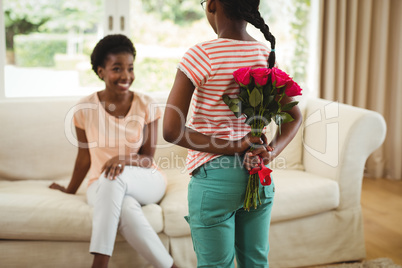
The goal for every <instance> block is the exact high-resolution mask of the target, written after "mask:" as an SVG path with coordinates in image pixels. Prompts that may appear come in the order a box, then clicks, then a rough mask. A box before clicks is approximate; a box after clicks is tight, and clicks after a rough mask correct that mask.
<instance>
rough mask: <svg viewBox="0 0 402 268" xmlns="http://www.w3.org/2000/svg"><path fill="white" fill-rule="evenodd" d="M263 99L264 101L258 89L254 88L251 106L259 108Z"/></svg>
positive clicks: (251, 95)
mask: <svg viewBox="0 0 402 268" xmlns="http://www.w3.org/2000/svg"><path fill="white" fill-rule="evenodd" d="M261 99H262V96H261V93H260V91H259V90H258V89H257V88H254V89H253V91H252V92H251V94H250V98H249V101H250V105H251V106H252V107H257V106H258V104H260V103H261Z"/></svg>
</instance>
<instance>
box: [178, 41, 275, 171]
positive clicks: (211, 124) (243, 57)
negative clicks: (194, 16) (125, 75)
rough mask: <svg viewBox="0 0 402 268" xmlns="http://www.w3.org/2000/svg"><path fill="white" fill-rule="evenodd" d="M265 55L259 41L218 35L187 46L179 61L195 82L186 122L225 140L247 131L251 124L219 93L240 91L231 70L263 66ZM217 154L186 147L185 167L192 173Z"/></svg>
mask: <svg viewBox="0 0 402 268" xmlns="http://www.w3.org/2000/svg"><path fill="white" fill-rule="evenodd" d="M268 56H269V49H268V47H267V46H266V45H265V44H263V43H261V42H258V41H239V40H232V39H223V38H219V39H215V40H211V41H207V42H203V43H200V44H197V45H195V46H194V47H192V48H190V49H189V50H188V51H187V52H186V54H185V55H184V56H183V58H182V60H181V61H180V63H179V65H178V68H179V69H180V70H181V71H182V72H183V73H184V74H186V76H187V77H188V78H189V79H190V80H191V81H192V83H193V85H194V86H195V91H194V94H193V99H192V102H191V106H190V115H191V116H190V120H189V121H188V122H187V126H188V127H189V128H191V129H194V130H196V131H198V132H201V133H203V134H205V135H209V136H214V137H216V138H220V139H226V140H238V139H241V138H242V137H244V136H245V135H246V134H247V133H248V132H250V130H251V129H250V127H249V126H248V125H246V124H245V123H244V121H245V117H244V116H241V117H240V118H236V116H235V115H234V114H233V112H232V111H231V110H230V109H229V107H228V106H227V105H226V104H225V103H224V102H223V99H222V95H224V94H228V95H232V97H234V96H235V95H236V94H239V86H238V85H237V84H236V82H235V80H234V78H233V72H234V71H236V70H237V69H239V68H242V67H252V68H264V67H265V68H266V67H267V64H268V63H267V60H268ZM218 156H219V155H216V154H211V153H206V152H201V151H197V150H189V152H188V155H187V160H186V163H187V169H188V170H189V172H190V173H192V171H193V170H194V169H196V168H197V167H199V166H201V165H203V164H205V163H206V162H208V161H210V160H212V159H214V158H216V157H218Z"/></svg>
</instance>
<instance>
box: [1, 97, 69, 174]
mask: <svg viewBox="0 0 402 268" xmlns="http://www.w3.org/2000/svg"><path fill="white" fill-rule="evenodd" d="M76 101H77V100H76V99H60V100H58V99H52V100H50V99H49V100H35V99H32V100H6V101H2V102H0V122H1V123H0V124H1V130H0V178H1V179H9V180H19V179H49V180H55V179H61V178H65V177H66V176H68V175H69V174H71V172H72V169H73V165H74V158H75V155H76V153H77V148H76V146H75V145H74V144H71V143H70V142H69V141H68V140H67V139H66V138H65V128H64V124H65V118H66V115H67V114H68V112H69V110H70V109H71V107H72V106H73V105H74V104H75V103H76Z"/></svg>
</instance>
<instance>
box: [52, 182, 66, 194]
mask: <svg viewBox="0 0 402 268" xmlns="http://www.w3.org/2000/svg"><path fill="white" fill-rule="evenodd" d="M49 188H50V189H54V190H59V191H62V192H63V193H67V189H66V187H64V186H61V185H60V184H57V183H55V182H53V183H52V184H51V185H50V186H49Z"/></svg>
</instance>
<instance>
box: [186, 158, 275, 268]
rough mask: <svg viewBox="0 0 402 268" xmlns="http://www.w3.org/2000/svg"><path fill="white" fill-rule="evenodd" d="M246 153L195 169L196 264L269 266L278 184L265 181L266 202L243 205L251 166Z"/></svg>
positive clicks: (191, 195) (191, 192) (191, 189)
mask: <svg viewBox="0 0 402 268" xmlns="http://www.w3.org/2000/svg"><path fill="white" fill-rule="evenodd" d="M242 160H243V159H242V158H241V157H238V156H237V157H236V156H221V157H219V158H216V159H213V160H211V161H209V162H208V163H206V164H204V165H203V166H201V167H199V168H198V169H196V170H195V171H194V172H193V176H192V178H191V181H190V183H189V186H188V206H189V215H188V216H187V217H186V220H187V221H188V223H189V224H190V229H191V237H192V240H193V246H194V250H195V252H196V255H197V267H214V268H226V267H234V257H235V256H236V260H237V264H238V266H237V267H239V268H250V267H252V268H258V267H264V268H267V267H268V251H269V243H268V234H269V226H270V221H271V209H272V202H273V197H274V192H275V187H274V184H273V183H272V184H271V185H269V186H262V185H261V184H260V186H259V187H260V188H259V189H260V197H261V202H262V205H259V206H258V208H257V209H250V211H246V210H244V209H243V202H244V195H245V191H246V187H247V181H248V177H249V175H248V172H247V170H245V169H244V168H243V166H242Z"/></svg>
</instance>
